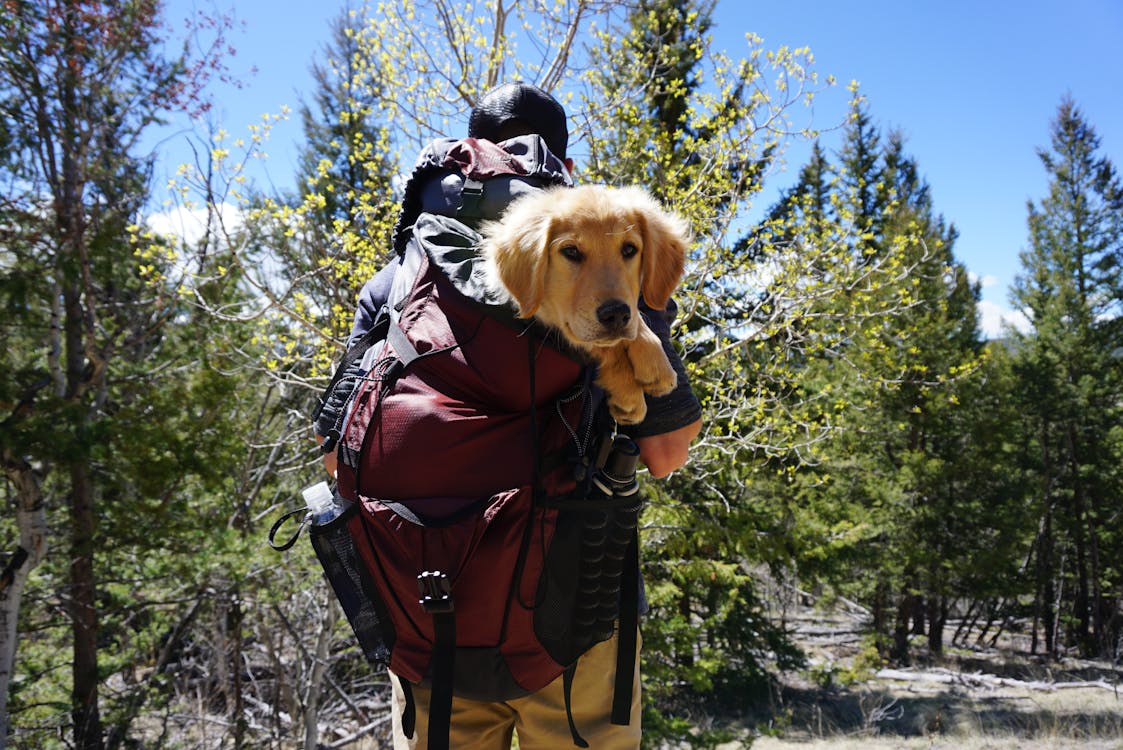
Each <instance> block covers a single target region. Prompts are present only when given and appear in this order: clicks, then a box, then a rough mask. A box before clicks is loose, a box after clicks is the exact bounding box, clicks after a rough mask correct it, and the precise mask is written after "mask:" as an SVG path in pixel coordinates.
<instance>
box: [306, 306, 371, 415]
mask: <svg viewBox="0 0 1123 750" xmlns="http://www.w3.org/2000/svg"><path fill="white" fill-rule="evenodd" d="M389 327H390V310H389V308H387V307H386V305H383V306H382V308H381V309H380V310H379V311H378V314H377V315H376V316H375V317H374V323H373V324H372V325H371V327H370V328H368V329H367V330H366V332H365V333H363V335H362V336H360V337H359V338H358V340H356V341H355V343H354V344H352V345H351V347H350V348H349V349H348V350H347V351H346V352H345V353H344V355H343V359H341V360H340V361H339V365H337V366H336V368H335V373H334V374H333V375H332V377H331V381H330V382H329V383H328V385H327V387H326V388H324V390H323V393H322V394H321V395H320V398H319V400H318V401H317V402H316V408H315V409H313V410H312V420H313V421H315V420H317V419H319V418H320V412H322V411H323V410H324V405H325V404H326V403H327V400H328V397H329V396H330V395H331V392H332V391H333V390H335V386H336V385H337V384H338V383H339V380H340V378H342V377H343V376H344V375H345V374H346V373H347V370H348V369H349V368H350V367H351V365H353V364H354V363H355V361H356V360H358V359H360V358H362V356H363V355H364V354H366V353H367V350H368V349H370V348H371V347H372V346H374V345H375V344H376V343H377V342H379V341H382V340H383V339H384V338H386V335H387V331H388V329H389Z"/></svg>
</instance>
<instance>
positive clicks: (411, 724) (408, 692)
mask: <svg viewBox="0 0 1123 750" xmlns="http://www.w3.org/2000/svg"><path fill="white" fill-rule="evenodd" d="M395 677H397V675H395ZM398 684H399V685H400V686H401V688H402V697H403V698H405V701H406V705H405V708H403V709H402V734H404V735H405V736H406V739H410V740H412V739H413V732H414V730H416V729H417V704H416V703H415V702H414V700H413V686H412V685H410V684H409V681H408V680H405V679H402V678H401V677H398Z"/></svg>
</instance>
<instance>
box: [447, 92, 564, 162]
mask: <svg viewBox="0 0 1123 750" xmlns="http://www.w3.org/2000/svg"><path fill="white" fill-rule="evenodd" d="M531 133H536V134H538V135H540V136H542V140H544V141H545V142H546V147H547V148H549V149H550V151H551V152H552V153H553V154H554V156H556V157H558V158H559V159H564V158H565V148H566V145H567V144H568V142H569V127H568V126H567V124H566V117H565V109H564V108H563V107H562V105H561V104H559V103H558V100H557V99H555V98H554V97H552V96H550V95H549V94H547V93H546V92H545V91H543V90H542V89H540V88H538V87H537V86H531V85H530V84H529V83H505V84H503V85H502V86H497V87H495V88H493V89H492V90H491V91H488V92H487V93H486V94H484V95H483V96H482V97H481V98H480V101H479V102H478V103H477V104H476V106H475V107H473V108H472V115H471V117H469V118H468V137H469V138H486V139H488V140H489V141H501V140H506V139H507V138H513V137H514V136H515V135H529V134H531Z"/></svg>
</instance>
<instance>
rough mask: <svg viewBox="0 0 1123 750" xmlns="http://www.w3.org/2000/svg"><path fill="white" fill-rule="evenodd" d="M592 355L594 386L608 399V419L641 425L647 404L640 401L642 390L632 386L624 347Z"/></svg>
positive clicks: (628, 362) (630, 365) (633, 381)
mask: <svg viewBox="0 0 1123 750" xmlns="http://www.w3.org/2000/svg"><path fill="white" fill-rule="evenodd" d="M629 343H630V342H629ZM660 353H662V349H660ZM592 354H593V357H594V358H595V359H596V360H597V385H599V386H600V387H601V388H604V390H605V393H607V395H608V411H609V413H611V414H612V418H613V419H615V420H616V421H617V422H618V423H619V424H637V423H639V422H642V421H643V418H644V417H645V416H647V402H646V401H645V400H644V398H643V388H642V386H640V384H639V383H637V382H636V374H635V371H634V370H633V369H632V363H631V360H629V359H628V352H627V348H626V345H625V344H617V345H616V346H611V347H605V348H597V349H595V350H594V351H593V352H592Z"/></svg>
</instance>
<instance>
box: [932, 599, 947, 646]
mask: <svg viewBox="0 0 1123 750" xmlns="http://www.w3.org/2000/svg"><path fill="white" fill-rule="evenodd" d="M947 619H948V602H947V598H946V597H943V596H930V597H928V650H929V651H930V652H931V653H932V655H933V656H937V657H939V656H943V655H944V624H945V623H946V622H947Z"/></svg>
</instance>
